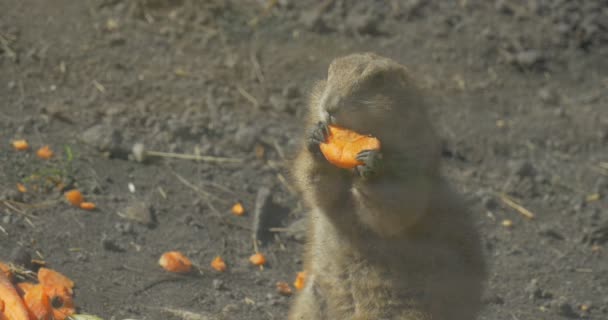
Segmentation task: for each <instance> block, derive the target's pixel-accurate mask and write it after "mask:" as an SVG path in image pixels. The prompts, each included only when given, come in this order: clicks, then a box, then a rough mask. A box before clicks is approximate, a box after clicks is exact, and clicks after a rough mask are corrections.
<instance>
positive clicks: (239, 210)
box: [232, 202, 245, 216]
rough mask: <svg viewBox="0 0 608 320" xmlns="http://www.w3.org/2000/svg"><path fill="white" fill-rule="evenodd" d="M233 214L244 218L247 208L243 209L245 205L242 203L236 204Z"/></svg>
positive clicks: (233, 207)
mask: <svg viewBox="0 0 608 320" xmlns="http://www.w3.org/2000/svg"><path fill="white" fill-rule="evenodd" d="M232 214H234V215H236V216H242V215H244V214H245V208H243V204H242V203H240V202H237V203H235V204H234V205H233V206H232Z"/></svg>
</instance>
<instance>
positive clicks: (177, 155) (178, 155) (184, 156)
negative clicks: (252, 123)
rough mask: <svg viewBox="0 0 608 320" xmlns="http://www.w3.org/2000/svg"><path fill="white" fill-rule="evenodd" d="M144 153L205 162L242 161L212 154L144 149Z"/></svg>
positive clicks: (241, 160)
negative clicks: (199, 154)
mask: <svg viewBox="0 0 608 320" xmlns="http://www.w3.org/2000/svg"><path fill="white" fill-rule="evenodd" d="M146 155H150V156H156V157H165V158H176V159H185V160H197V161H205V162H218V163H223V162H224V163H226V162H230V163H240V162H243V159H239V158H226V157H214V156H198V155H195V154H184V153H171V152H161V151H146Z"/></svg>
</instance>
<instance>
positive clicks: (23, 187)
mask: <svg viewBox="0 0 608 320" xmlns="http://www.w3.org/2000/svg"><path fill="white" fill-rule="evenodd" d="M17 190H18V191H19V192H21V193H26V192H27V188H26V187H25V186H24V185H23V184H22V183H18V182H17Z"/></svg>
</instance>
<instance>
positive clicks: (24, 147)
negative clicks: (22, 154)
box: [13, 139, 30, 151]
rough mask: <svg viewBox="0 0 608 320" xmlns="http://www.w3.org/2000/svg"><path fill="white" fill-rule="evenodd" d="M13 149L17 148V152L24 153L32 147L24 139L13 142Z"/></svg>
mask: <svg viewBox="0 0 608 320" xmlns="http://www.w3.org/2000/svg"><path fill="white" fill-rule="evenodd" d="M13 148H15V150H19V151H23V150H27V149H29V148H30V145H29V144H28V143H27V141H26V140H23V139H20V140H13Z"/></svg>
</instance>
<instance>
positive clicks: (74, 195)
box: [65, 189, 84, 207]
mask: <svg viewBox="0 0 608 320" xmlns="http://www.w3.org/2000/svg"><path fill="white" fill-rule="evenodd" d="M65 198H66V199H67V200H68V202H69V203H71V204H72V205H75V206H77V207H78V206H80V204H81V203H82V202H83V201H84V197H83V196H82V193H81V192H80V191H78V190H76V189H72V190H70V191H68V192H66V193H65Z"/></svg>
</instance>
